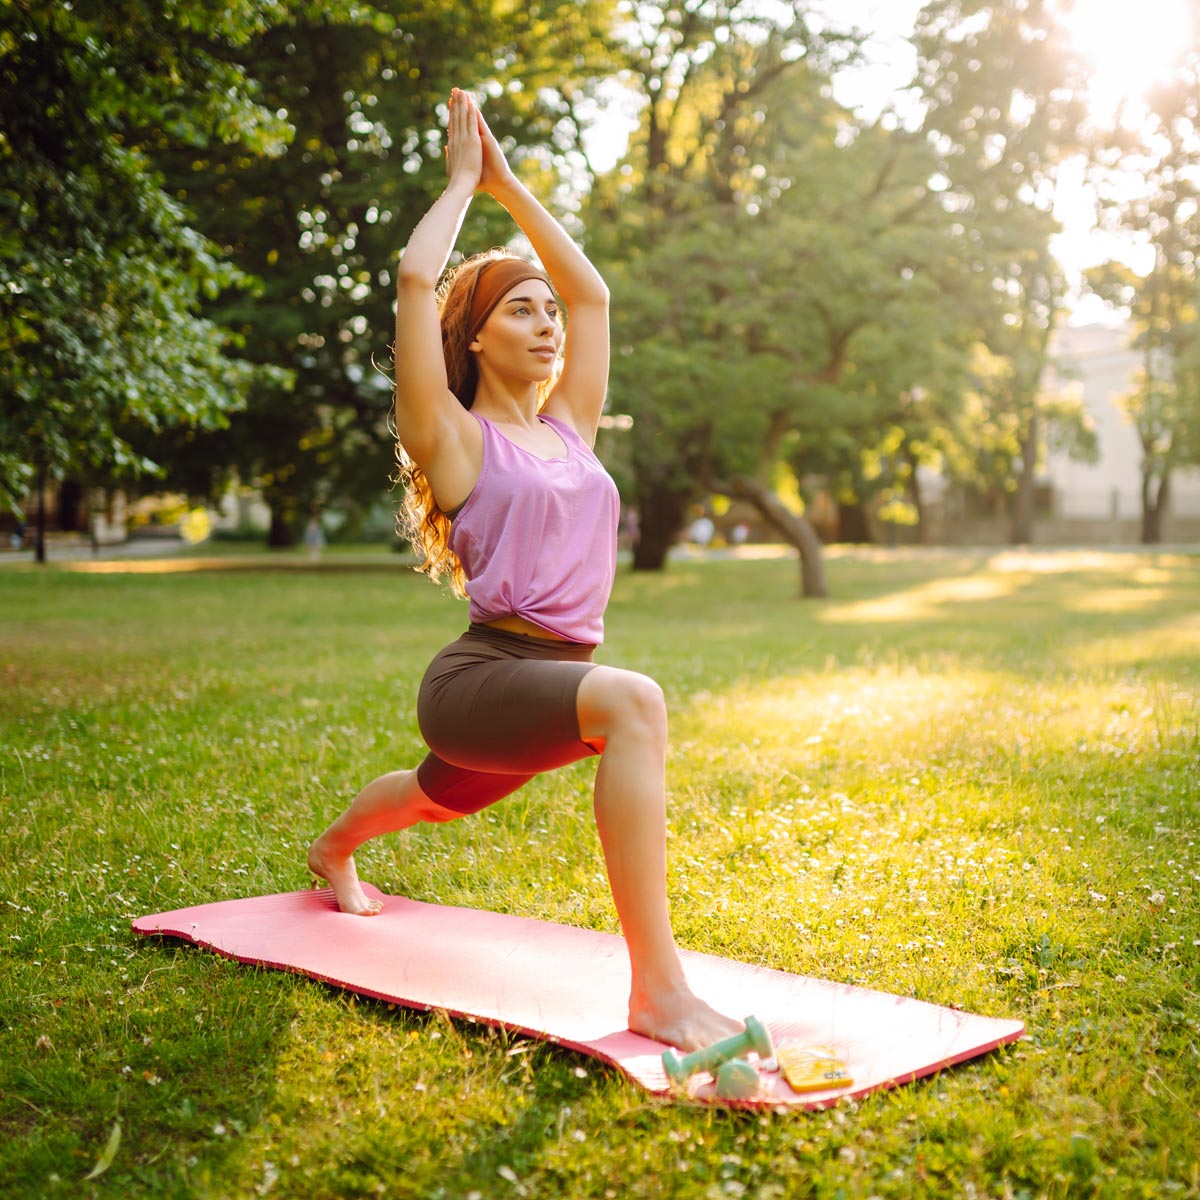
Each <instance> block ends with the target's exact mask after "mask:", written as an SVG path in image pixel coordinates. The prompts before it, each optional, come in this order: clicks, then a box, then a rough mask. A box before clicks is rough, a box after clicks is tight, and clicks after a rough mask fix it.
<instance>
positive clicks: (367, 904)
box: [308, 833, 383, 917]
mask: <svg viewBox="0 0 1200 1200" xmlns="http://www.w3.org/2000/svg"><path fill="white" fill-rule="evenodd" d="M325 838H326V835H325V834H324V833H323V834H321V836H320V837H319V838H317V840H316V841H315V842H313V844H312V845H311V846H310V847H309V850H308V869H309V870H310V871H311V872H312V873H313V874H314V875H316V876H317V877H318V878H320V879H326V880H328V881H329V886H330V887H331V888H333V896H334V899H335V900H336V901H337V906H338V908H340V909H341V910H342V912H344V913H352V914H353V915H354V916H356V917H373V916H375V915H376V913H380V912H382V911H383V901H382V900H372V899H371V897H370V896H368V895H367V893H366V892H364V891H363V888H362V884H361V883H359V881H358V870H357V868H356V867H355V865H354V855H353V854H347V855H345V856H344V857H342V858H339V857H338V855H336V854H335V853H334V852H333V851H332V850H330V848H329V847H328V846H326V845H325Z"/></svg>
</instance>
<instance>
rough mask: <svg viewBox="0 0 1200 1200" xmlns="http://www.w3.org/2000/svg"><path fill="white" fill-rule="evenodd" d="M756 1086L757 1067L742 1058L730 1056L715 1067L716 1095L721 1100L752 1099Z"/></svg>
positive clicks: (757, 1080) (755, 1092)
mask: <svg viewBox="0 0 1200 1200" xmlns="http://www.w3.org/2000/svg"><path fill="white" fill-rule="evenodd" d="M758 1087H759V1079H758V1068H757V1067H755V1066H754V1064H753V1063H750V1062H747V1060H746V1059H744V1058H731V1059H730V1060H729V1061H728V1062H725V1063H722V1064H721V1065H720V1066H719V1067H718V1068H717V1095H718V1096H719V1097H720V1098H721V1099H722V1100H753V1099H754V1097H755V1096H757V1095H758Z"/></svg>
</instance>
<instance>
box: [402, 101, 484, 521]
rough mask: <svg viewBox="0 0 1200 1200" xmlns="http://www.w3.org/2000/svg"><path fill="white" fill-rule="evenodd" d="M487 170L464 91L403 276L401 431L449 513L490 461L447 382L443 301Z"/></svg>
mask: <svg viewBox="0 0 1200 1200" xmlns="http://www.w3.org/2000/svg"><path fill="white" fill-rule="evenodd" d="M482 169H483V146H482V140H481V138H480V136H479V129H478V125H477V122H476V119H475V107H474V105H473V104H472V103H471V101H470V99H469V97H467V95H466V94H465V93H463V92H460V91H459V90H458V89H457V88H456V89H455V90H454V91H453V92H451V94H450V122H449V126H448V128H447V140H446V172H447V174H448V176H449V182H448V183H447V184H446V190H445V191H444V192H443V193H442V194H441V196H439V197H438V199H437V200H436V201H435V202H434V204H433V206H432V207H431V208H430V210H429V211H428V212H427V213H426V214H425V216H424V217H423V218H422V219H421V221H420V223H419V224H418V225H417V227H416V228H415V229H414V230H413V232H412V236H411V237H410V238H409V240H408V245H407V246H406V247H405V249H404V255H403V257H402V258H401V259H400V265H399V267H398V269H397V273H396V344H395V369H396V435H397V437H398V438H399V439H400V443H401V444H402V445H403V446H404V449H405V450H406V451H407V453H408V454H409V455H410V456H411V457H412V458H413V460H414V461H415V462H416V463H417V465H418V466H419V467H420V468H421V470H422V471H423V472H424V474H425V478H426V479H428V480H429V486H430V487H431V488H432V489H433V494H434V498H435V499H436V500H437V502H438V506H439V507H440V508H442V509H443V510H447V509H450V508H452V507H453V506H454V505H456V504H458V503H460V502H461V501H462V500H463V499H465V498H466V496H467V494H468V493H469V492H470V491H471V488H472V487H473V486H474V484H475V480H476V479H477V478H478V476H479V469H480V462H481V461H482V448H481V445H480V434H479V429H478V426H477V425H476V424H475V422H474V421H472V420H471V418H470V417H469V416H468V415H467V413H466V410H465V409H464V408H463V407H462V405H461V404H459V402H458V400H457V398H456V397H455V396H454V394H453V393H452V392H451V391H450V389H449V386H448V385H447V381H446V362H445V357H444V355H443V353H442V331H441V325H440V323H439V321H438V310H437V298H436V288H437V281H438V279H439V277H440V276H441V273H442V271H443V270H444V269H445V266H446V260H447V259H448V258H449V257H450V251H451V250H452V249H453V248H454V242H455V239H456V238H457V237H458V231H459V228H460V226H461V225H462V222H463V217H464V216H465V215H466V212H467V208H468V207H469V205H470V203H471V198H472V196H474V194H475V191H476V189H477V188H478V187H479V180H480V174H481V172H482Z"/></svg>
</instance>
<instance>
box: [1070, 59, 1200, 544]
mask: <svg viewBox="0 0 1200 1200" xmlns="http://www.w3.org/2000/svg"><path fill="white" fill-rule="evenodd" d="M1141 118H1142V119H1141V120H1140V121H1138V122H1137V123H1136V124H1132V126H1131V127H1127V126H1126V125H1125V124H1124V123H1118V125H1117V127H1116V129H1115V130H1113V131H1112V133H1111V135H1110V136H1109V137H1108V138H1107V139H1105V141H1104V142H1103V143H1102V144H1101V145H1100V146H1099V148H1098V157H1099V159H1100V163H1101V166H1102V167H1103V168H1105V169H1106V174H1104V175H1102V177H1101V178H1102V186H1103V187H1104V200H1105V218H1106V224H1107V226H1108V227H1109V228H1110V229H1113V230H1117V231H1122V232H1126V233H1131V234H1133V235H1134V236H1135V237H1136V238H1137V239H1138V240H1139V241H1140V242H1141V243H1142V244H1143V245H1144V246H1146V247H1148V249H1149V251H1150V254H1151V260H1152V261H1151V265H1150V268H1149V270H1148V271H1146V272H1145V274H1138V273H1137V272H1136V271H1134V270H1133V269H1131V268H1130V267H1129V266H1128V265H1126V264H1124V263H1121V262H1109V263H1106V264H1104V265H1102V266H1100V267H1098V268H1096V269H1095V270H1093V271H1091V272H1089V275H1088V282H1089V285H1090V287H1091V288H1092V290H1093V291H1095V292H1096V293H1097V294H1098V295H1100V296H1102V297H1104V298H1105V299H1106V300H1108V301H1109V302H1110V303H1112V304H1115V305H1117V306H1118V307H1120V308H1124V309H1126V310H1127V311H1128V312H1129V314H1130V317H1131V320H1132V322H1133V328H1134V338H1133V345H1134V347H1135V348H1136V349H1137V350H1138V351H1139V353H1140V355H1141V359H1142V366H1141V371H1140V373H1139V376H1138V379H1137V381H1136V383H1135V386H1134V388H1133V390H1132V391H1131V392H1130V393H1129V394H1128V395H1126V396H1125V397H1123V401H1122V402H1123V404H1124V407H1125V410H1126V412H1127V414H1128V415H1129V418H1130V420H1131V421H1132V422H1133V425H1134V428H1135V429H1136V430H1137V434H1138V440H1139V442H1140V443H1141V448H1142V463H1141V475H1142V541H1143V542H1144V543H1147V544H1151V543H1155V542H1158V541H1161V539H1162V519H1163V516H1164V514H1165V513H1166V512H1167V511H1168V508H1169V504H1170V493H1171V478H1172V475H1173V473H1174V471H1175V470H1176V469H1177V468H1178V467H1180V466H1182V465H1185V464H1191V463H1197V462H1200V312H1198V304H1197V301H1198V300H1200V295H1198V293H1197V278H1196V256H1197V254H1200V133H1198V132H1197V131H1198V130H1200V60H1198V58H1197V56H1196V55H1195V54H1193V55H1191V56H1190V57H1189V58H1188V60H1187V61H1186V62H1185V63H1184V64H1183V65H1182V66H1181V67H1180V69H1179V71H1178V72H1177V73H1176V76H1175V78H1174V80H1173V81H1172V82H1171V83H1170V84H1168V85H1167V86H1164V87H1161V88H1158V89H1156V90H1155V91H1154V92H1153V93H1152V94H1151V95H1150V97H1149V98H1148V104H1147V107H1146V111H1145V112H1144V113H1143V114H1141ZM1131 179H1136V180H1138V181H1140V183H1139V186H1138V187H1136V189H1135V194H1134V195H1132V196H1130V195H1129V192H1130V180H1131Z"/></svg>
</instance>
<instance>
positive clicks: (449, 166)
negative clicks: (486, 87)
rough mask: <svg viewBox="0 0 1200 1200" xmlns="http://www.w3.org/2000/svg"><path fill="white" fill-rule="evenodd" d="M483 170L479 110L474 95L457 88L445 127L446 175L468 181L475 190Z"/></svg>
mask: <svg viewBox="0 0 1200 1200" xmlns="http://www.w3.org/2000/svg"><path fill="white" fill-rule="evenodd" d="M492 140H493V141H495V139H494V138H493V139H492ZM482 172H483V140H482V138H481V137H480V136H479V120H478V113H477V110H476V108H475V105H474V104H473V103H472V101H471V97H470V96H468V95H467V93H466V92H463V91H460V90H459V89H458V88H454V89H453V90H452V91H451V93H450V120H449V123H448V124H447V127H446V175H447V177H448V178H449V180H450V182H451V183H463V184H469V185H470V187H471V190H472V191H475V190H476V189H477V188H478V187H479V180H480V176H481V174H482Z"/></svg>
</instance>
